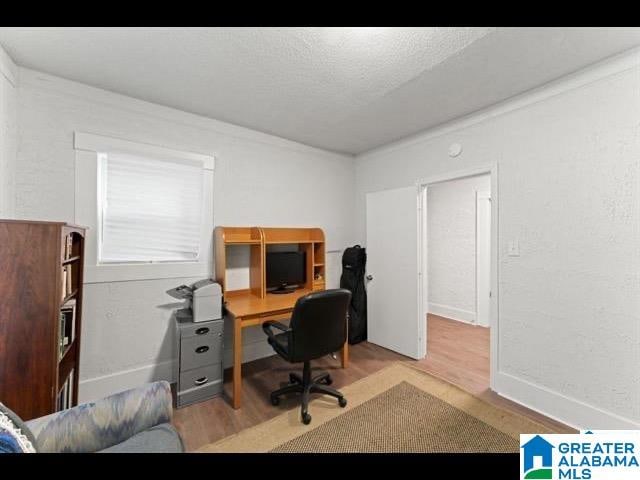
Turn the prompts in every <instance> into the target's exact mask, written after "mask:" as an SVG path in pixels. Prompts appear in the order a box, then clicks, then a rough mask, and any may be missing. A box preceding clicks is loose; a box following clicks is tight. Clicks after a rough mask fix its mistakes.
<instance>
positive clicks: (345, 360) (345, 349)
mask: <svg viewBox="0 0 640 480" xmlns="http://www.w3.org/2000/svg"><path fill="white" fill-rule="evenodd" d="M341 357H342V358H341V360H342V368H347V367H348V366H349V340H347V341H346V342H344V346H343V347H342V356H341Z"/></svg>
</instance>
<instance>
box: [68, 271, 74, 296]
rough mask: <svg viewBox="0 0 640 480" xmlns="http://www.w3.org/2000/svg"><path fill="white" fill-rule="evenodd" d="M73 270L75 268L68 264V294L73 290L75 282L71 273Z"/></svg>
mask: <svg viewBox="0 0 640 480" xmlns="http://www.w3.org/2000/svg"><path fill="white" fill-rule="evenodd" d="M72 272H73V268H72V266H71V265H67V295H70V294H71V292H73V282H72V280H71V273H72Z"/></svg>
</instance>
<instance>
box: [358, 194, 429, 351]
mask: <svg viewBox="0 0 640 480" xmlns="http://www.w3.org/2000/svg"><path fill="white" fill-rule="evenodd" d="M366 220H367V244H366V247H367V279H368V282H367V317H368V318H367V322H368V325H367V337H368V340H369V341H370V342H371V343H375V344H377V345H380V346H382V347H385V348H388V349H389V350H394V351H396V352H398V353H401V354H403V355H407V356H409V357H412V358H420V357H421V355H422V351H423V349H422V348H421V344H422V343H423V342H424V339H422V338H420V337H421V336H422V329H421V323H422V324H424V320H423V321H422V322H420V320H419V313H418V312H419V308H418V272H419V264H418V189H417V188H416V187H407V188H398V189H394V190H384V191H381V192H374V193H369V194H367V218H366Z"/></svg>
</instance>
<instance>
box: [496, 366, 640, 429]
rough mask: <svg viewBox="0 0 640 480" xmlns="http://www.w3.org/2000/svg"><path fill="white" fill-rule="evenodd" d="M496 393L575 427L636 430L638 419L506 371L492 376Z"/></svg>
mask: <svg viewBox="0 0 640 480" xmlns="http://www.w3.org/2000/svg"><path fill="white" fill-rule="evenodd" d="M495 391H496V393H497V394H498V395H500V396H502V397H505V398H507V399H509V400H512V401H514V402H516V403H519V404H520V405H523V406H525V407H527V408H530V409H531V410H535V411H536V412H538V413H541V414H542V415H545V416H547V417H549V418H552V419H554V420H557V421H559V422H562V423H564V424H566V425H569V426H571V427H574V428H576V429H578V430H586V429H596V430H637V429H640V422H636V421H634V420H631V419H628V418H624V417H621V416H620V415H617V414H615V413H612V412H608V411H606V410H602V409H600V408H598V407H594V406H592V405H588V404H586V403H584V402H582V401H580V400H577V399H575V398H570V397H567V396H565V395H562V394H561V393H558V392H555V391H553V390H550V389H548V388H546V387H542V386H540V385H535V384H533V383H531V382H528V381H526V380H522V379H520V378H517V377H514V376H513V375H510V374H508V373H504V372H498V373H497V374H496V377H495Z"/></svg>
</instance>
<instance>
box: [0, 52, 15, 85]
mask: <svg viewBox="0 0 640 480" xmlns="http://www.w3.org/2000/svg"><path fill="white" fill-rule="evenodd" d="M0 73H1V74H2V75H4V77H5V78H6V79H7V80H8V81H9V83H10V84H11V85H13V86H14V87H16V86H17V85H18V81H17V79H18V66H17V65H16V64H15V63H14V62H13V60H12V59H11V57H10V56H9V54H8V53H7V52H6V51H5V50H4V48H2V45H0Z"/></svg>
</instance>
